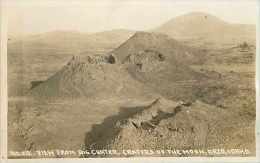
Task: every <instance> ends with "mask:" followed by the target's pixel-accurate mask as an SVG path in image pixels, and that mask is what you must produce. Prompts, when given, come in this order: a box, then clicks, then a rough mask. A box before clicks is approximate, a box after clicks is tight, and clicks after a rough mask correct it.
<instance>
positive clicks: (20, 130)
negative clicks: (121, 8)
mask: <svg viewBox="0 0 260 163" xmlns="http://www.w3.org/2000/svg"><path fill="white" fill-rule="evenodd" d="M254 57H255V47H254V46H253V45H248V44H247V43H243V42H242V43H241V44H234V46H232V47H228V48H220V49H219V48H218V49H211V50H210V49H198V48H194V47H189V46H187V45H184V44H182V43H180V42H178V41H177V40H174V39H172V38H170V37H169V36H166V35H163V34H155V33H148V32H137V33H136V34H134V35H133V36H132V37H131V38H130V39H129V40H127V41H126V42H124V43H123V44H122V45H121V46H119V47H118V48H115V49H113V50H111V51H109V50H104V53H102V54H97V53H95V54H92V55H88V54H84V55H80V57H75V56H74V57H70V59H68V57H67V56H66V57H64V58H63V59H62V61H60V62H59V63H58V64H55V63H53V62H54V61H53V62H46V65H44V66H40V67H39V72H38V71H35V74H36V75H35V74H31V73H29V72H30V71H27V70H28V69H27V68H24V69H21V70H19V71H18V69H17V67H16V66H13V68H12V67H11V68H10V70H9V72H12V73H13V74H14V76H12V75H11V76H10V78H9V81H10V85H11V86H12V88H11V89H10V90H12V89H13V90H15V91H11V93H10V95H11V96H9V110H8V144H9V146H8V148H9V151H23V150H29V151H36V150H46V149H48V150H56V149H66V150H79V149H81V150H87V149H94V150H102V149H115V150H118V151H121V150H124V149H139V150H142V149H150V150H173V149H184V150H186V149H194V150H195V149H212V148H220V149H222V148H224V149H233V148H238V149H248V150H249V151H250V152H251V153H249V155H250V156H253V155H254V154H255V132H254V130H255V127H254V125H255V116H256V112H255V85H254V80H255V79H254V72H255V70H254V60H255V58H254ZM15 61H16V59H15V58H12V59H11V60H10V61H9V62H14V63H15ZM42 61H43V60H41V62H42ZM62 62H64V63H62ZM33 63H34V62H32V64H33ZM20 64H22V63H20ZM48 64H49V65H48ZM57 65H59V66H57ZM15 67H16V68H15ZM32 67H37V62H36V63H35V64H33V66H32ZM54 67H55V68H54ZM56 67H59V68H56ZM25 69H26V71H25ZM54 69H55V70H54ZM37 70H38V69H37ZM47 70H50V72H47ZM31 71H33V70H31ZM41 73H46V74H45V76H44V75H42V74H41ZM15 75H16V76H15ZM17 75H18V76H20V78H18V77H17ZM39 76H40V77H39ZM43 76H44V77H43ZM13 79H19V80H23V79H24V81H27V83H26V85H23V86H21V85H19V86H17V88H19V89H16V87H15V83H16V82H13ZM30 84H31V86H29V85H30ZM10 90H9V91H10ZM19 90H20V91H19ZM16 91H18V92H16ZM249 155H248V154H239V155H238V156H249ZM121 156H125V155H121V154H117V155H107V154H101V155H94V154H92V155H85V154H82V155H69V156H61V155H53V156H51V157H121ZM128 156H139V154H138V153H132V154H129V155H128ZM152 156H173V155H171V154H162V153H160V154H153V155H152ZM178 156H197V155H196V154H187V153H186V154H185V153H181V154H179V155H178ZM208 156H214V154H209V155H208ZM218 156H222V155H218ZM10 157H12V156H10ZM33 157H37V156H33ZM38 157H39V156H38ZM12 158H14V157H12Z"/></svg>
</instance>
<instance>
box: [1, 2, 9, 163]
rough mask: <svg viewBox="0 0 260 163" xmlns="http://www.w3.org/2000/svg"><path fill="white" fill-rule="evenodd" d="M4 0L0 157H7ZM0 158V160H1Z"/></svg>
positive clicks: (3, 8)
mask: <svg viewBox="0 0 260 163" xmlns="http://www.w3.org/2000/svg"><path fill="white" fill-rule="evenodd" d="M5 2H6V1H4V0H0V47H1V49H0V63H1V64H0V67H1V68H0V75H1V76H0V77H1V78H0V79H1V80H0V84H1V87H0V130H1V132H0V134H1V135H0V150H1V151H0V155H1V157H0V159H2V160H3V162H5V161H4V160H6V159H7V97H8V95H7V16H6V11H5V10H6V8H5V5H6V4H5ZM2 160H0V162H2Z"/></svg>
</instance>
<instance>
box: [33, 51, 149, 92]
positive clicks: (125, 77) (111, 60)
mask: <svg viewBox="0 0 260 163" xmlns="http://www.w3.org/2000/svg"><path fill="white" fill-rule="evenodd" d="M115 62H116V59H115V57H113V56H112V55H109V56H88V57H87V61H82V60H81V59H80V58H79V57H75V56H74V57H73V58H72V59H71V60H70V61H69V62H68V64H67V65H65V66H64V67H63V68H62V69H61V70H60V71H58V72H57V73H56V74H54V75H53V76H51V77H50V78H49V79H47V80H46V81H44V82H43V83H41V84H39V85H38V86H36V87H35V88H33V89H32V90H31V92H30V93H31V94H32V95H34V96H36V97H37V96H45V97H98V96H104V97H111V96H113V95H131V94H132V95H138V94H139V93H140V92H142V90H144V86H143V84H141V83H139V82H138V81H135V80H133V79H132V78H131V77H130V75H129V74H128V73H127V72H126V71H125V70H124V69H121V68H120V65H118V64H117V63H115Z"/></svg>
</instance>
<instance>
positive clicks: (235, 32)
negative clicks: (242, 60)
mask: <svg viewBox="0 0 260 163" xmlns="http://www.w3.org/2000/svg"><path fill="white" fill-rule="evenodd" d="M152 31H153V32H158V33H164V34H167V35H169V36H171V37H173V38H175V39H177V40H192V41H201V42H203V43H204V44H206V45H207V44H211V43H218V44H229V43H237V42H241V41H249V42H254V41H255V34H256V27H255V25H241V24H231V23H228V22H225V21H223V20H221V19H219V18H217V17H215V16H213V15H210V14H207V13H202V12H192V13H188V14H185V15H181V16H178V17H175V18H173V19H171V20H169V21H168V22H166V23H164V24H163V25H161V26H159V27H157V28H155V29H153V30H152ZM194 44H196V42H195V43H194Z"/></svg>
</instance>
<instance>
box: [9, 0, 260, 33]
mask: <svg viewBox="0 0 260 163" xmlns="http://www.w3.org/2000/svg"><path fill="white" fill-rule="evenodd" d="M6 2H7V3H6V4H5V6H6V8H7V14H8V32H9V34H11V35H20V34H36V33H44V32H49V31H57V30H63V31H64V30H68V31H79V32H87V33H90V32H100V31H105V30H112V29H131V30H149V29H152V28H155V27H158V26H160V25H161V24H163V23H165V22H166V21H168V20H170V19H172V18H174V17H176V16H179V15H182V14H186V13H189V12H205V13H209V14H212V15H214V16H217V17H219V18H221V19H222V20H225V21H227V22H229V23H239V24H256V20H257V4H258V2H257V0H41V1H40V0H6Z"/></svg>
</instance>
